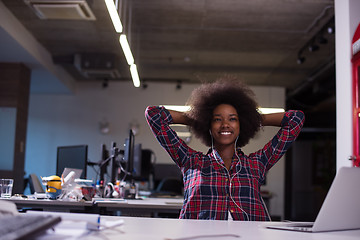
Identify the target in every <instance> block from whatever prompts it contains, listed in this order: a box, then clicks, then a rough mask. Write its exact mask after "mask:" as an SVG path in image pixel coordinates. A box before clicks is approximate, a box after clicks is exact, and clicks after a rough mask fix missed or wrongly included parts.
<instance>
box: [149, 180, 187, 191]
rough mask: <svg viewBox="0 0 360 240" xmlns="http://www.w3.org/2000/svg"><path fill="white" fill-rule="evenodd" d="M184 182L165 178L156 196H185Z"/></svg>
mask: <svg viewBox="0 0 360 240" xmlns="http://www.w3.org/2000/svg"><path fill="white" fill-rule="evenodd" d="M183 188H184V186H183V182H182V181H181V180H179V179H177V178H164V179H162V180H161V181H160V183H159V185H158V186H157V188H156V190H155V194H161V195H183Z"/></svg>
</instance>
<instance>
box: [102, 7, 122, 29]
mask: <svg viewBox="0 0 360 240" xmlns="http://www.w3.org/2000/svg"><path fill="white" fill-rule="evenodd" d="M105 4H106V7H107V10H108V12H109V14H110V18H111V21H112V23H113V25H114V28H115V31H116V32H117V33H121V32H122V31H123V26H122V24H121V21H120V17H119V14H118V12H117V10H116V7H115V4H114V1H113V0H105Z"/></svg>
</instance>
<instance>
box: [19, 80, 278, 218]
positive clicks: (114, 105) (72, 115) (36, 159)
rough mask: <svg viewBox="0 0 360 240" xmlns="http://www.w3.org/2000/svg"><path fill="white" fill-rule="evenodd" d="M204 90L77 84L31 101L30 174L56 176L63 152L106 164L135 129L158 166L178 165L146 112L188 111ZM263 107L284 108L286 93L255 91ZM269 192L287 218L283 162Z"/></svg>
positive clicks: (255, 144)
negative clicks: (75, 150) (103, 125)
mask: <svg viewBox="0 0 360 240" xmlns="http://www.w3.org/2000/svg"><path fill="white" fill-rule="evenodd" d="M196 86H198V85H193V84H183V85H182V88H181V89H180V90H177V89H176V85H175V84H166V83H148V87H147V88H146V89H142V88H135V87H133V85H132V84H131V83H130V82H117V83H114V82H110V84H109V87H108V88H105V89H103V88H102V86H101V83H77V84H76V91H75V93H74V94H72V95H57V94H55V95H47V94H32V95H31V96H30V107H29V122H28V134H27V136H28V137H27V147H26V165H25V169H26V174H30V173H36V174H37V175H38V176H48V175H52V174H55V170H56V150H57V147H58V146H66V145H78V144H87V145H88V146H89V160H90V161H92V162H97V161H99V160H100V146H101V144H103V143H104V144H106V145H107V146H108V148H109V147H110V146H111V143H112V142H116V143H117V146H119V147H120V148H121V149H123V147H122V146H123V144H124V142H125V138H127V136H128V132H129V129H130V124H137V125H138V126H139V133H138V134H137V135H136V136H135V142H136V143H141V144H142V147H143V148H149V149H152V150H153V151H154V152H155V154H156V158H157V162H158V163H172V161H171V159H170V158H169V157H168V155H167V154H166V153H165V151H164V150H163V149H162V148H161V147H160V145H159V144H158V143H157V141H156V140H155V138H154V137H153V135H152V133H151V132H150V130H149V127H148V126H147V123H146V121H145V118H144V110H145V108H146V107H147V106H148V105H160V104H170V105H183V104H184V103H185V102H186V100H187V98H188V97H189V96H190V93H191V91H192V90H193V89H194V88H195V87H196ZM253 90H254V92H255V94H256V95H257V99H258V102H259V104H260V105H261V106H263V107H284V103H285V90H284V89H283V88H276V87H272V88H269V87H253ZM101 121H108V122H109V124H110V132H109V133H108V134H105V135H104V134H102V133H101V132H100V129H99V123H100V122H101ZM276 131H277V128H270V127H269V128H265V130H262V131H261V132H260V133H259V135H258V136H256V138H255V139H254V140H252V141H251V142H250V144H249V145H248V146H247V147H246V148H244V151H245V152H250V151H255V150H257V149H258V148H260V147H262V146H263V145H264V144H265V143H266V142H267V141H268V140H269V139H270V138H271V137H272V136H273V135H274V134H275V133H276ZM190 146H191V147H193V148H194V149H197V150H200V151H203V152H206V151H207V149H208V148H207V147H205V146H204V145H202V144H201V143H200V142H199V141H197V140H196V139H194V138H193V139H192V140H191V142H190ZM88 177H89V178H92V179H95V178H96V174H95V172H94V171H93V170H92V169H91V168H90V167H88ZM265 188H266V189H267V190H269V191H271V192H273V193H274V197H273V199H272V201H271V212H272V214H275V215H280V216H282V214H283V213H282V212H283V198H284V197H283V196H284V161H283V160H282V161H280V163H278V164H277V165H276V166H275V167H274V168H273V169H272V170H271V173H270V174H269V176H268V185H267V186H266V187H265Z"/></svg>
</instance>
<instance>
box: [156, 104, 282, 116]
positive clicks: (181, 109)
mask: <svg viewBox="0 0 360 240" xmlns="http://www.w3.org/2000/svg"><path fill="white" fill-rule="evenodd" d="M162 106H164V107H165V108H166V109H169V110H175V111H179V112H187V111H189V110H190V106H181V105H162ZM259 112H260V113H262V114H269V113H278V112H285V109H283V108H259Z"/></svg>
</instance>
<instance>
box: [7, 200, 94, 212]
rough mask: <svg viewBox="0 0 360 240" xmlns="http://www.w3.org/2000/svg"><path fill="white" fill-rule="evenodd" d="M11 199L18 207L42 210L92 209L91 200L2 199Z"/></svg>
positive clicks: (83, 210) (81, 210) (80, 210)
mask: <svg viewBox="0 0 360 240" xmlns="http://www.w3.org/2000/svg"><path fill="white" fill-rule="evenodd" d="M3 200H7V201H11V202H13V203H15V204H16V206H17V208H18V209H21V208H31V209H41V210H43V211H62V212H70V211H79V212H87V211H90V212H91V210H92V209H93V202H91V201H86V202H73V201H59V200H36V199H13V198H12V199H3Z"/></svg>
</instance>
